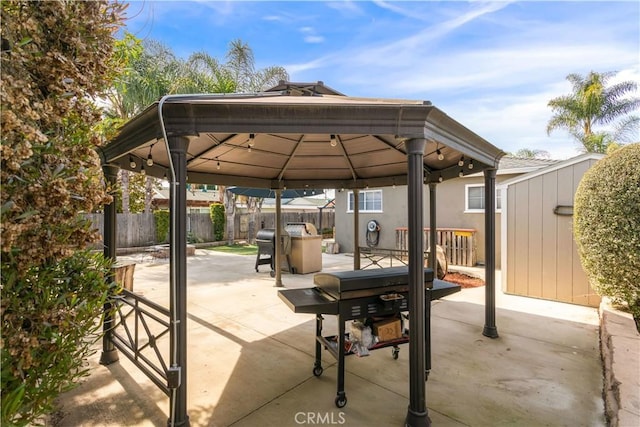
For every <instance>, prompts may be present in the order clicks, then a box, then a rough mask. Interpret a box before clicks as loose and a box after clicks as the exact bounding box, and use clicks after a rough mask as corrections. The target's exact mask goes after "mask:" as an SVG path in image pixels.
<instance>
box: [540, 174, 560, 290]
mask: <svg viewBox="0 0 640 427" xmlns="http://www.w3.org/2000/svg"><path fill="white" fill-rule="evenodd" d="M542 191H543V197H542V298H548V299H555V298H556V296H557V286H558V283H557V280H556V271H557V268H558V263H557V261H558V248H557V244H556V242H557V236H558V224H557V221H556V215H555V214H554V213H553V209H554V208H555V207H556V205H557V201H558V173H557V171H553V172H550V173H548V174H545V175H543V180H542Z"/></svg>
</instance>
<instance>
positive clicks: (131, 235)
mask: <svg viewBox="0 0 640 427" xmlns="http://www.w3.org/2000/svg"><path fill="white" fill-rule="evenodd" d="M84 217H85V218H87V219H89V220H90V221H91V223H92V227H93V228H94V229H97V230H98V232H99V233H100V234H101V235H102V233H103V232H104V216H103V214H101V213H92V214H85V215H84ZM249 217H250V214H248V213H240V214H236V215H235V229H234V234H235V239H236V240H245V239H249V226H248V225H249ZM116 220H117V230H116V244H117V246H118V247H119V248H131V247H138V246H150V245H155V244H158V243H159V242H157V241H156V230H155V223H154V218H153V214H151V213H140V214H130V213H129V214H125V213H119V214H118V215H117V219H116ZM289 222H308V223H311V224H313V225H314V226H315V227H316V228H318V233H320V232H321V230H320V229H319V228H320V217H319V214H318V213H309V212H304V213H295V212H285V213H282V224H287V223H289ZM275 226H276V216H275V212H266V213H259V214H256V223H255V230H254V233H256V232H257V231H258V230H260V229H261V228H275ZM334 226H335V213H334V212H331V211H323V212H322V228H333V227H334ZM187 233H189V239H190V240H192V241H195V242H213V241H215V235H214V228H213V223H212V222H211V218H210V217H209V214H208V213H190V214H188V215H187ZM225 240H226V238H225Z"/></svg>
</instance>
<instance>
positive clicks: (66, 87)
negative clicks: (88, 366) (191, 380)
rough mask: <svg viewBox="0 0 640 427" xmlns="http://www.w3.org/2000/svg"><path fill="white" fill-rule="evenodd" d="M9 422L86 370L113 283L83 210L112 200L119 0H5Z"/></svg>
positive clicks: (2, 96)
mask: <svg viewBox="0 0 640 427" xmlns="http://www.w3.org/2000/svg"><path fill="white" fill-rule="evenodd" d="M0 7H1V13H2V16H1V20H2V52H1V61H2V62H1V64H0V68H1V69H2V75H1V78H2V84H0V103H1V105H2V121H1V127H2V130H1V132H0V135H1V144H0V155H1V161H2V164H1V166H0V177H1V179H2V191H1V192H0V226H1V233H2V236H1V238H0V241H1V253H0V259H1V264H2V301H1V303H0V313H1V316H2V340H0V353H1V356H0V357H1V364H2V368H1V372H2V375H1V378H2V384H1V386H0V389H1V401H2V402H1V406H2V412H1V414H2V415H1V416H2V419H1V420H0V424H2V425H18V426H19V425H26V424H32V423H33V422H35V421H36V420H37V419H38V418H39V417H41V416H42V415H43V414H44V413H46V411H48V409H49V408H50V407H51V404H52V401H53V398H54V397H55V396H56V395H57V394H58V393H60V392H61V391H63V390H65V389H67V388H68V387H70V386H71V385H72V384H73V383H74V382H75V381H77V379H78V378H79V377H81V376H82V375H84V373H85V372H84V370H83V365H84V361H85V360H86V358H87V357H88V356H89V355H90V354H91V352H90V345H91V342H93V340H94V339H95V333H97V331H98V328H99V323H97V321H98V320H99V318H100V314H101V311H102V305H103V303H104V301H105V297H106V294H107V289H108V287H109V285H108V284H106V283H105V272H106V270H107V268H108V263H107V262H106V261H104V260H103V259H102V255H100V254H92V253H90V252H87V251H86V250H84V248H86V247H88V246H89V245H91V244H92V243H94V242H96V241H99V240H100V237H99V235H98V233H97V232H96V231H95V230H92V228H91V226H90V223H89V222H88V221H86V220H84V219H82V218H81V217H80V216H79V213H80V212H92V211H94V210H96V209H98V208H99V207H101V205H102V204H104V203H109V202H110V201H111V200H110V196H109V195H108V194H107V193H106V191H105V188H104V185H103V182H102V172H101V170H100V159H99V157H98V155H97V153H96V152H95V148H96V146H98V145H100V144H101V143H102V139H101V137H100V135H99V134H98V132H97V131H96V128H95V125H96V124H97V122H98V121H99V120H100V116H101V115H100V111H99V110H98V108H97V107H96V106H95V104H94V103H93V101H92V99H96V98H97V97H99V96H100V95H101V93H102V92H103V91H104V90H106V89H107V88H108V86H109V84H110V82H111V79H112V78H113V77H114V75H115V71H116V63H115V60H114V57H113V55H112V53H113V42H114V41H113V38H112V36H113V32H114V31H115V30H116V29H117V26H118V25H119V23H120V22H121V14H122V12H123V9H122V8H123V6H122V5H119V4H118V3H116V2H109V1H95V2H73V1H67V2H53V1H50V2H31V1H17V0H16V1H3V2H1V3H0Z"/></svg>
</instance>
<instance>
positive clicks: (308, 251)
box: [284, 222, 322, 274]
mask: <svg viewBox="0 0 640 427" xmlns="http://www.w3.org/2000/svg"><path fill="white" fill-rule="evenodd" d="M284 229H285V230H286V231H287V233H289V235H290V236H291V270H292V271H293V272H294V273H297V274H307V273H314V272H316V271H320V270H322V236H320V235H318V231H317V230H316V227H315V226H314V225H313V224H311V223H309V222H289V223H287V225H286V226H285V227H284Z"/></svg>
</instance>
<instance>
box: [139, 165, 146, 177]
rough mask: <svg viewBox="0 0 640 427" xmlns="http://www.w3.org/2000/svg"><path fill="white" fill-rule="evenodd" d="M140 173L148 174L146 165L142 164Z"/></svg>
mask: <svg viewBox="0 0 640 427" xmlns="http://www.w3.org/2000/svg"><path fill="white" fill-rule="evenodd" d="M140 173H141V174H142V175H146V174H147V171H146V170H144V165H142V166H140Z"/></svg>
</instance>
